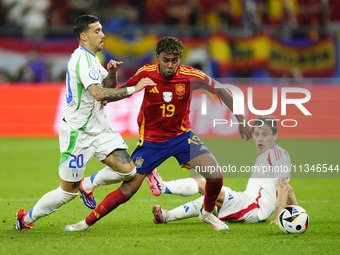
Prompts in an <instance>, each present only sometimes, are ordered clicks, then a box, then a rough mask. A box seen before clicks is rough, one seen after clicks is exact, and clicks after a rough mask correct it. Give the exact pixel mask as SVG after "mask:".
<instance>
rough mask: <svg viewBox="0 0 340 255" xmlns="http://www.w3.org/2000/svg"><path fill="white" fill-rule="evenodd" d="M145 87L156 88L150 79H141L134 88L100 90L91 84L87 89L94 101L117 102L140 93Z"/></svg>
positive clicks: (97, 86)
mask: <svg viewBox="0 0 340 255" xmlns="http://www.w3.org/2000/svg"><path fill="white" fill-rule="evenodd" d="M146 86H156V83H154V82H153V81H152V80H151V79H150V78H142V79H141V80H140V81H139V82H138V83H137V84H136V85H135V86H133V87H129V88H118V89H115V88H102V87H101V86H100V85H99V84H91V85H90V86H89V87H88V88H87V89H88V91H89V92H90V93H91V94H92V96H93V97H94V99H95V100H96V101H107V102H112V101H118V100H121V99H124V98H126V97H129V96H130V95H131V94H133V93H136V92H139V91H141V90H142V89H143V88H145V87H146Z"/></svg>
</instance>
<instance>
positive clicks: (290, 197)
mask: <svg viewBox="0 0 340 255" xmlns="http://www.w3.org/2000/svg"><path fill="white" fill-rule="evenodd" d="M286 191H287V194H288V200H287V204H288V205H298V202H297V200H296V197H295V194H294V191H293V188H292V187H291V186H290V185H289V184H287V187H286Z"/></svg>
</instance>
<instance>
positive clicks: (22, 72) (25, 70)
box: [15, 48, 50, 82]
mask: <svg viewBox="0 0 340 255" xmlns="http://www.w3.org/2000/svg"><path fill="white" fill-rule="evenodd" d="M49 78H50V77H49V71H48V66H47V65H46V63H45V61H44V60H43V59H42V58H41V55H40V51H39V49H38V48H32V49H31V50H30V51H29V52H28V60H27V63H26V65H24V66H22V67H21V68H20V69H19V71H18V73H17V75H16V78H15V80H16V81H22V82H46V81H49Z"/></svg>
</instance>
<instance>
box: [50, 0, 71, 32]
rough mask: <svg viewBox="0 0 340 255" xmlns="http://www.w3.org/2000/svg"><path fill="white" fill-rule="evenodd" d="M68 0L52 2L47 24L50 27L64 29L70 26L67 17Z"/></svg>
mask: <svg viewBox="0 0 340 255" xmlns="http://www.w3.org/2000/svg"><path fill="white" fill-rule="evenodd" d="M67 1H68V0H58V1H52V4H51V9H50V15H49V16H50V17H49V23H50V25H51V27H55V28H58V27H64V26H67V25H69V24H71V22H70V20H69V17H68V5H67Z"/></svg>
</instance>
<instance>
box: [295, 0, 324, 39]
mask: <svg viewBox="0 0 340 255" xmlns="http://www.w3.org/2000/svg"><path fill="white" fill-rule="evenodd" d="M296 3H297V5H298V6H297V11H296V20H297V25H298V26H299V27H301V28H302V29H304V30H299V31H298V33H296V35H297V36H299V37H301V36H302V37H305V36H309V37H310V38H312V39H318V38H319V36H320V35H323V33H324V32H325V27H326V25H327V24H328V21H329V13H328V5H327V0H296ZM306 29H307V30H306ZM320 32H321V34H320Z"/></svg>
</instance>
